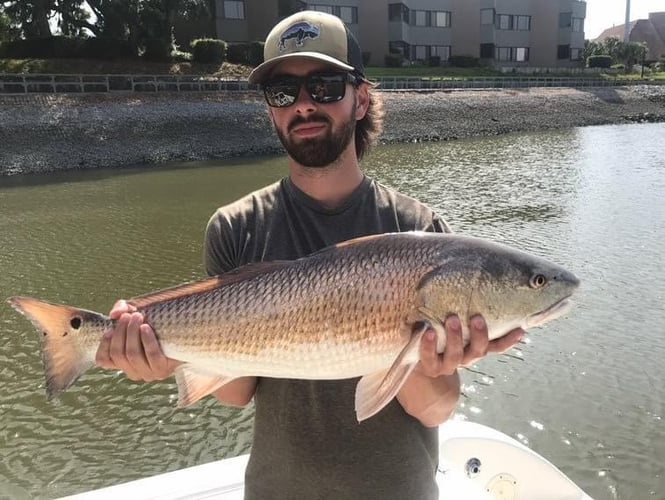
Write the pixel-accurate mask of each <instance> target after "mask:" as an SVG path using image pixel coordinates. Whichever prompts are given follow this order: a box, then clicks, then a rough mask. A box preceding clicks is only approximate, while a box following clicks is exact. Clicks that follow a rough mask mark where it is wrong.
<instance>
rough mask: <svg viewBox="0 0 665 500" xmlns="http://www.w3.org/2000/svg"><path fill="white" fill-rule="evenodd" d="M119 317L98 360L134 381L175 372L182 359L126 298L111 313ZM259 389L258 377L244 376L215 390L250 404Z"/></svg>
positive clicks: (234, 402)
mask: <svg viewBox="0 0 665 500" xmlns="http://www.w3.org/2000/svg"><path fill="white" fill-rule="evenodd" d="M109 316H110V317H111V319H114V320H117V323H116V325H115V328H113V329H111V330H108V331H106V332H105V333H104V336H103V337H102V341H101V342H100V344H99V348H98V349H97V355H96V358H95V361H96V363H97V365H98V366H100V367H102V368H106V369H108V370H121V371H123V372H124V373H125V375H126V376H127V378H129V379H131V380H134V381H144V382H152V381H155V380H164V379H165V378H168V377H170V376H171V375H173V372H174V371H175V369H176V368H177V367H178V365H179V364H180V361H177V360H175V359H170V358H167V357H166V356H165V355H164V352H163V351H162V348H161V346H160V345H159V341H158V340H157V337H156V336H155V332H154V331H153V329H152V328H151V327H150V325H148V324H147V323H145V322H144V321H143V315H142V314H141V313H138V312H136V308H134V307H133V306H130V305H129V304H127V302H125V301H124V300H119V301H118V302H116V303H115V305H114V306H113V309H112V310H111V313H110V314H109ZM255 390H256V377H240V378H237V379H235V380H233V381H231V382H229V383H228V384H226V385H224V386H223V387H220V388H219V389H217V391H215V392H214V393H212V396H214V397H215V398H217V400H219V401H221V402H222V403H224V404H227V405H231V406H246V405H247V404H249V402H250V401H251V400H252V397H253V396H254V392H255Z"/></svg>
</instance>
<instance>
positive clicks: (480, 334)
mask: <svg viewBox="0 0 665 500" xmlns="http://www.w3.org/2000/svg"><path fill="white" fill-rule="evenodd" d="M488 346H489V334H488V332H487V324H486V323H485V320H484V319H483V318H482V317H481V316H474V317H472V318H471V321H469V345H468V346H466V349H464V356H463V358H462V362H461V365H462V366H467V365H470V364H472V363H474V362H475V361H478V360H479V359H480V358H483V357H485V356H486V355H487V351H488Z"/></svg>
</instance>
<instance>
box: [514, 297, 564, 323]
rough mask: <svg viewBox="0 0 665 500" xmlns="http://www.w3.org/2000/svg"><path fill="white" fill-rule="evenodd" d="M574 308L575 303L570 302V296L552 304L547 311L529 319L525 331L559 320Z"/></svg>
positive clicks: (533, 315) (535, 314)
mask: <svg viewBox="0 0 665 500" xmlns="http://www.w3.org/2000/svg"><path fill="white" fill-rule="evenodd" d="M572 306H573V302H572V301H571V300H570V295H569V296H568V297H564V298H563V299H561V300H560V301H558V302H555V303H554V304H552V305H551V306H550V307H548V308H547V309H544V310H542V311H540V312H537V313H534V314H532V315H531V316H529V317H527V318H526V326H525V329H526V328H534V327H537V326H542V325H544V324H545V323H547V322H549V321H552V320H553V319H556V318H559V317H561V316H563V315H564V314H566V313H567V312H568V311H569V310H570V308H571V307H572Z"/></svg>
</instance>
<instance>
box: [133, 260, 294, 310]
mask: <svg viewBox="0 0 665 500" xmlns="http://www.w3.org/2000/svg"><path fill="white" fill-rule="evenodd" d="M292 262H293V261H286V260H276V261H271V262H257V263H252V264H247V265H244V266H241V267H239V268H237V269H234V270H232V271H229V272H228V273H224V274H220V275H218V276H213V277H211V278H206V279H203V280H200V281H193V282H191V283H184V284H182V285H177V286H174V287H171V288H165V289H163V290H158V291H156V292H150V293H146V294H144V295H139V296H137V297H134V298H131V299H129V300H127V303H128V304H131V305H133V306H134V307H136V308H137V309H142V308H145V307H148V306H153V305H155V304H158V303H161V302H166V301H168V300H173V299H178V298H182V297H187V296H189V295H196V294H199V293H205V292H210V291H212V290H215V289H216V288H222V287H225V286H229V285H233V284H235V283H240V282H242V281H246V280H249V279H252V278H254V277H256V276H259V275H261V274H265V273H268V272H271V271H274V270H277V269H282V268H284V267H286V266H288V265H290V264H292Z"/></svg>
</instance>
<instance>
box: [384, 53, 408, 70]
mask: <svg viewBox="0 0 665 500" xmlns="http://www.w3.org/2000/svg"><path fill="white" fill-rule="evenodd" d="M403 61H404V56H403V55H402V54H399V53H397V54H386V58H385V62H386V66H387V67H389V68H399V67H401V66H402V62H403Z"/></svg>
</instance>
